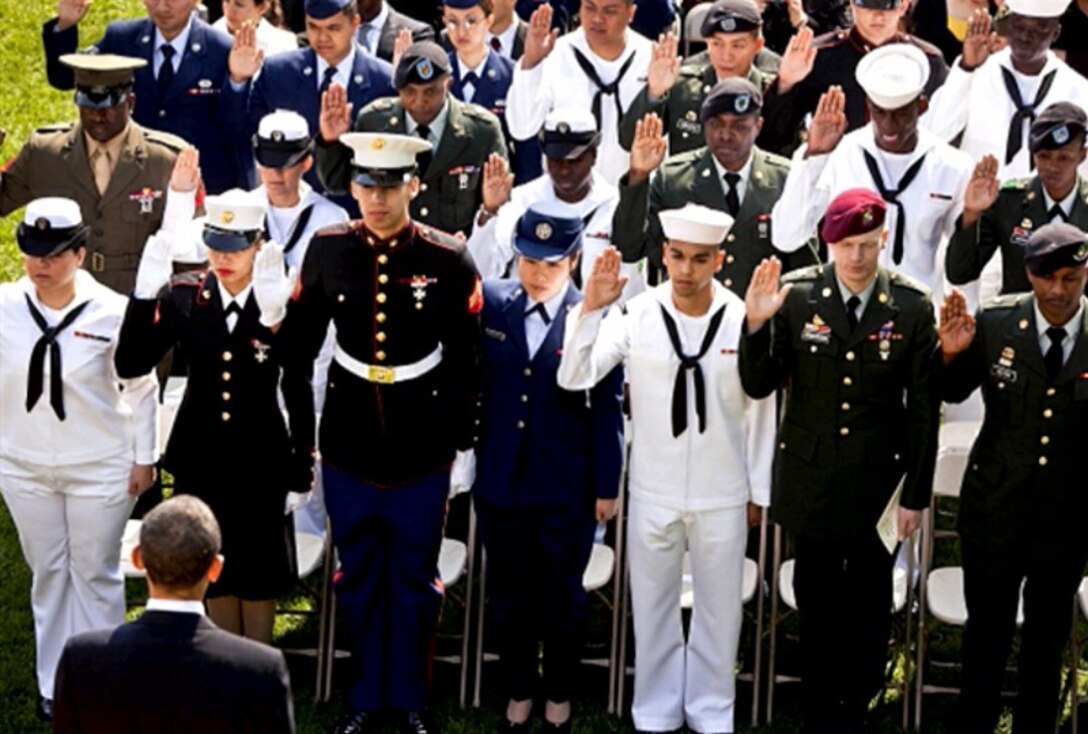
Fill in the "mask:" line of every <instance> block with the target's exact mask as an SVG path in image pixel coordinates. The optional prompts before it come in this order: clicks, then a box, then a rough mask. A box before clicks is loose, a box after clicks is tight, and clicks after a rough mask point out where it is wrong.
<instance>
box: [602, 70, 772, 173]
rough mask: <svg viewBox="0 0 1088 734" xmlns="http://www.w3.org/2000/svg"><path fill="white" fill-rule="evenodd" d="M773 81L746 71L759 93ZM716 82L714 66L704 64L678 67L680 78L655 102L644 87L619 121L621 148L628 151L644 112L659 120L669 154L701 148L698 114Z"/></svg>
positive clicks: (768, 77)
mask: <svg viewBox="0 0 1088 734" xmlns="http://www.w3.org/2000/svg"><path fill="white" fill-rule="evenodd" d="M773 80H774V76H772V75H771V74H767V73H766V72H763V71H760V70H759V69H757V68H756V67H755V65H754V64H753V65H752V68H751V70H749V72H748V81H750V82H752V84H754V85H756V88H757V89H759V90H760V91H761V92H762V91H763V90H764V89H766V88H767V85H768V84H770V83H771V82H772V81H773ZM717 83H718V75H717V73H715V71H714V67H713V66H711V65H710V64H706V65H704V66H682V67H680V77H679V78H678V79H677V80H676V83H675V84H673V85H672V89H670V90H669V91H668V92H666V93H665V96H664V97H662V98H661V99H659V100H656V101H654V102H651V101H650V88H649V87H643V88H642V91H641V92H639V93H638V96H637V97H635V99H634V101H633V102H631V106H630V107H628V108H627V111H626V112H624V113H623V119H621V120H620V145H622V146H623V147H624V150H631V143H632V142H633V141H634V139H635V123H637V122H638V121H639V120H641V119H642V118H643V117H644V116H645V115H646V114H647V113H650V112H653V113H654V114H656V115H657V116H658V117H660V118H661V122H662V124H663V125H664V128H663V129H664V130H665V132H666V133H667V134H668V136H669V153H670V154H671V155H676V154H677V153H684V152H686V151H689V150H694V149H695V148H701V147H703V146H704V145H705V144H706V141H705V140H703V123H702V122H700V117H699V113H700V112H701V111H702V109H703V100H705V99H706V95H707V94H708V93H709V92H710V90H711V88H713V86H714V85H715V84H717Z"/></svg>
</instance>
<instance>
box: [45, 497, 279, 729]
mask: <svg viewBox="0 0 1088 734" xmlns="http://www.w3.org/2000/svg"><path fill="white" fill-rule="evenodd" d="M219 548H220V535H219V526H218V524H217V523H216V521H215V516H214V515H213V514H212V511H211V510H210V509H209V508H208V506H207V505H205V504H204V503H203V502H202V501H200V500H199V499H197V498H195V497H192V496H184V495H183V496H180V497H175V498H172V499H169V500H167V501H166V502H164V503H162V504H161V505H159V506H158V507H156V508H155V509H154V510H152V511H151V512H149V513H148V514H147V516H146V517H144V520H143V525H142V526H141V527H140V544H139V545H138V546H137V547H136V549H135V550H134V551H133V553H132V561H133V564H134V565H135V566H136V567H137V568H141V569H144V570H145V571H146V572H147V588H148V594H149V597H150V598H149V599H148V602H147V610H146V611H145V612H144V613H143V615H142V616H141V617H140V618H139V619H137V620H135V621H133V622H128V623H126V624H123V625H121V626H120V627H117V628H115V629H112V630H97V631H94V632H85V633H83V634H80V635H76V636H74V637H72V638H71V639H69V640H68V643H67V645H66V646H65V649H64V653H63V654H62V655H61V659H60V666H59V667H58V669H57V684H56V699H55V704H54V719H53V731H54V732H55V733H56V734H146V733H147V732H163V733H164V734H169V733H170V732H196V731H198V732H201V734H239V733H240V732H250V733H252V734H257V733H261V734H283V733H289V732H293V731H294V728H295V725H294V714H293V712H292V704H291V685H290V681H289V679H288V675H287V664H286V661H285V660H284V658H283V653H281V652H280V651H278V650H276V649H274V648H271V647H268V646H267V645H262V644H260V643H258V642H253V641H251V640H247V639H245V638H242V637H237V636H235V635H233V634H230V633H229V632H224V631H223V630H221V629H219V628H218V627H216V626H215V625H214V624H212V623H211V622H209V621H208V620H207V619H206V618H205V617H204V605H203V603H202V601H201V600H202V599H203V598H204V592H205V591H206V590H207V588H208V585H209V584H211V583H214V582H215V581H216V579H218V578H219V573H220V571H221V570H222V568H223V557H222V556H220V555H218V553H219Z"/></svg>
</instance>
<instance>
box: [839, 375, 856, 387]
mask: <svg viewBox="0 0 1088 734" xmlns="http://www.w3.org/2000/svg"><path fill="white" fill-rule="evenodd" d="M842 384H844V385H846V386H847V387H850V386H851V385H853V384H854V381H853V380H851V379H850V378H849V377H844V378H842Z"/></svg>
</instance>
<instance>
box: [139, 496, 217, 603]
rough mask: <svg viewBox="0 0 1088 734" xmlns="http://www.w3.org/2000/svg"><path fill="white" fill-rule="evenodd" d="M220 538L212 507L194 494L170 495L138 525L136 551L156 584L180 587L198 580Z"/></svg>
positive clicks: (204, 570) (207, 566)
mask: <svg viewBox="0 0 1088 734" xmlns="http://www.w3.org/2000/svg"><path fill="white" fill-rule="evenodd" d="M221 544H222V540H221V536H220V534H219V523H217V522H216V521H215V515H213V514H212V511H211V509H210V508H209V507H208V506H207V505H206V504H204V502H202V501H201V500H199V499H197V498H196V497H192V496H188V495H180V496H178V497H173V498H171V499H169V500H167V501H166V502H163V503H162V504H161V505H159V506H158V507H156V508H155V509H154V510H152V511H151V512H149V513H148V514H147V515H146V516H145V517H144V520H143V524H142V525H141V527H140V547H139V552H140V556H141V559H142V562H143V566H144V568H145V569H146V570H147V576H148V578H149V579H150V581H151V582H152V583H153V584H154V585H155V586H157V587H159V588H162V589H164V590H176V591H181V590H185V589H192V588H194V587H196V586H198V585H200V584H201V582H202V581H204V579H205V577H206V576H207V574H208V569H209V568H211V566H212V564H213V563H214V562H215V560H216V558H217V556H218V554H219V549H220V547H221Z"/></svg>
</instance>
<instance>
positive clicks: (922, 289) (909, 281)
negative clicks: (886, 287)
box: [888, 273, 929, 295]
mask: <svg viewBox="0 0 1088 734" xmlns="http://www.w3.org/2000/svg"><path fill="white" fill-rule="evenodd" d="M888 283H890V284H891V286H892V287H893V288H906V289H908V290H912V291H917V292H918V293H922V294H926V295H928V294H929V288H927V287H926V285H925V284H924V283H922V281H920V280H915V279H914V278H912V277H910V276H909V275H904V274H903V273H889V274H888Z"/></svg>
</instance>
